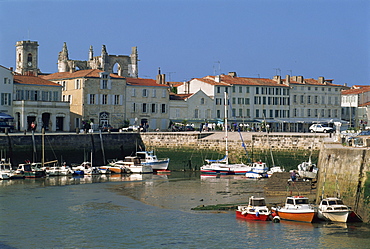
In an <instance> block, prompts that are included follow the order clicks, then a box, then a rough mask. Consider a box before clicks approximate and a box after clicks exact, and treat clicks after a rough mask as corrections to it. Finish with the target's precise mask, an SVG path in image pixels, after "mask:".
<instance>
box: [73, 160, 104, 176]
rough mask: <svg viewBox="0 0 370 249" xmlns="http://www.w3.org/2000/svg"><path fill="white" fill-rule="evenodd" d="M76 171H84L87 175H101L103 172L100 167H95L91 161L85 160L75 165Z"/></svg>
mask: <svg viewBox="0 0 370 249" xmlns="http://www.w3.org/2000/svg"><path fill="white" fill-rule="evenodd" d="M73 170H74V171H83V172H84V174H85V175H99V174H101V172H100V170H99V168H98V167H93V166H92V164H91V162H83V163H81V165H79V166H77V167H74V168H73Z"/></svg>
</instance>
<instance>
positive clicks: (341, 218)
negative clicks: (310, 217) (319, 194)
mask: <svg viewBox="0 0 370 249" xmlns="http://www.w3.org/2000/svg"><path fill="white" fill-rule="evenodd" d="M350 212H351V211H330V212H322V211H319V212H318V214H317V216H318V218H320V219H322V220H327V221H335V222H347V220H348V215H349V213H350Z"/></svg>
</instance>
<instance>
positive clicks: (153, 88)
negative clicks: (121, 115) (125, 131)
mask: <svg viewBox="0 0 370 249" xmlns="http://www.w3.org/2000/svg"><path fill="white" fill-rule="evenodd" d="M126 81H127V92H126V112H125V113H126V118H127V120H129V122H130V124H131V125H141V126H143V127H144V128H146V129H149V130H166V129H167V128H168V126H169V114H170V106H169V99H170V97H169V86H168V85H167V84H165V80H164V78H160V77H157V80H154V79H141V78H126Z"/></svg>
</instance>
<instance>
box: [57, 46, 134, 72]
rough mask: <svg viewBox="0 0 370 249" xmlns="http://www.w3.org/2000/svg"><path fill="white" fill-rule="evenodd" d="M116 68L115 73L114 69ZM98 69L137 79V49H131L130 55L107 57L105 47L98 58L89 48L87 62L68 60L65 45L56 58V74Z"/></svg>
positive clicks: (91, 48)
mask: <svg viewBox="0 0 370 249" xmlns="http://www.w3.org/2000/svg"><path fill="white" fill-rule="evenodd" d="M116 67H117V69H116V70H117V71H115V68H116ZM88 69H99V70H102V71H104V72H109V73H115V74H117V75H119V76H124V77H133V78H137V77H138V53H137V47H133V48H132V51H131V55H129V56H127V55H109V54H108V53H107V49H106V47H105V45H103V46H102V50H101V54H100V56H94V51H93V47H92V46H90V50H89V54H88V60H87V61H81V60H70V59H69V55H68V49H67V43H64V45H63V49H62V51H61V52H59V56H58V72H60V73H64V72H70V73H73V72H75V71H77V70H88Z"/></svg>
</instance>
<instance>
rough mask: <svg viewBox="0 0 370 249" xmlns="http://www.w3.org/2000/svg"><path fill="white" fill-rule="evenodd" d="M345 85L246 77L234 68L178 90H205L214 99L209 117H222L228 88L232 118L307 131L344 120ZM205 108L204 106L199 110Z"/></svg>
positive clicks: (297, 78) (259, 125) (295, 78)
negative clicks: (342, 97) (342, 107)
mask: <svg viewBox="0 0 370 249" xmlns="http://www.w3.org/2000/svg"><path fill="white" fill-rule="evenodd" d="M343 88H344V86H342V85H336V84H333V83H332V80H325V79H324V77H319V79H318V80H315V79H303V77H302V76H293V77H290V76H287V77H286V78H285V79H281V77H280V76H275V77H274V78H273V79H266V78H247V77H238V76H237V75H236V73H235V72H231V73H229V74H228V75H217V76H206V77H203V78H196V79H192V80H191V81H189V82H185V83H183V84H182V85H180V86H179V87H178V93H179V94H190V93H195V92H197V91H199V90H202V91H203V92H204V93H205V94H206V95H208V96H209V97H211V98H213V99H214V102H213V104H214V107H213V108H212V107H210V109H211V110H214V112H213V113H212V117H211V118H210V119H223V118H224V116H225V115H224V110H223V109H224V108H223V106H224V92H227V93H228V98H229V107H228V110H229V114H228V118H229V120H230V122H235V123H239V124H240V123H243V124H245V125H247V126H248V127H250V128H252V127H253V129H259V128H262V126H263V123H267V124H268V125H269V127H270V129H271V130H273V131H295V132H297V131H298V132H304V131H308V127H309V126H310V125H311V124H312V123H313V122H322V123H334V122H341V120H340V117H341V112H340V93H341V89H343ZM205 111H206V109H205V108H202V110H200V112H205ZM204 116H206V114H204Z"/></svg>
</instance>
